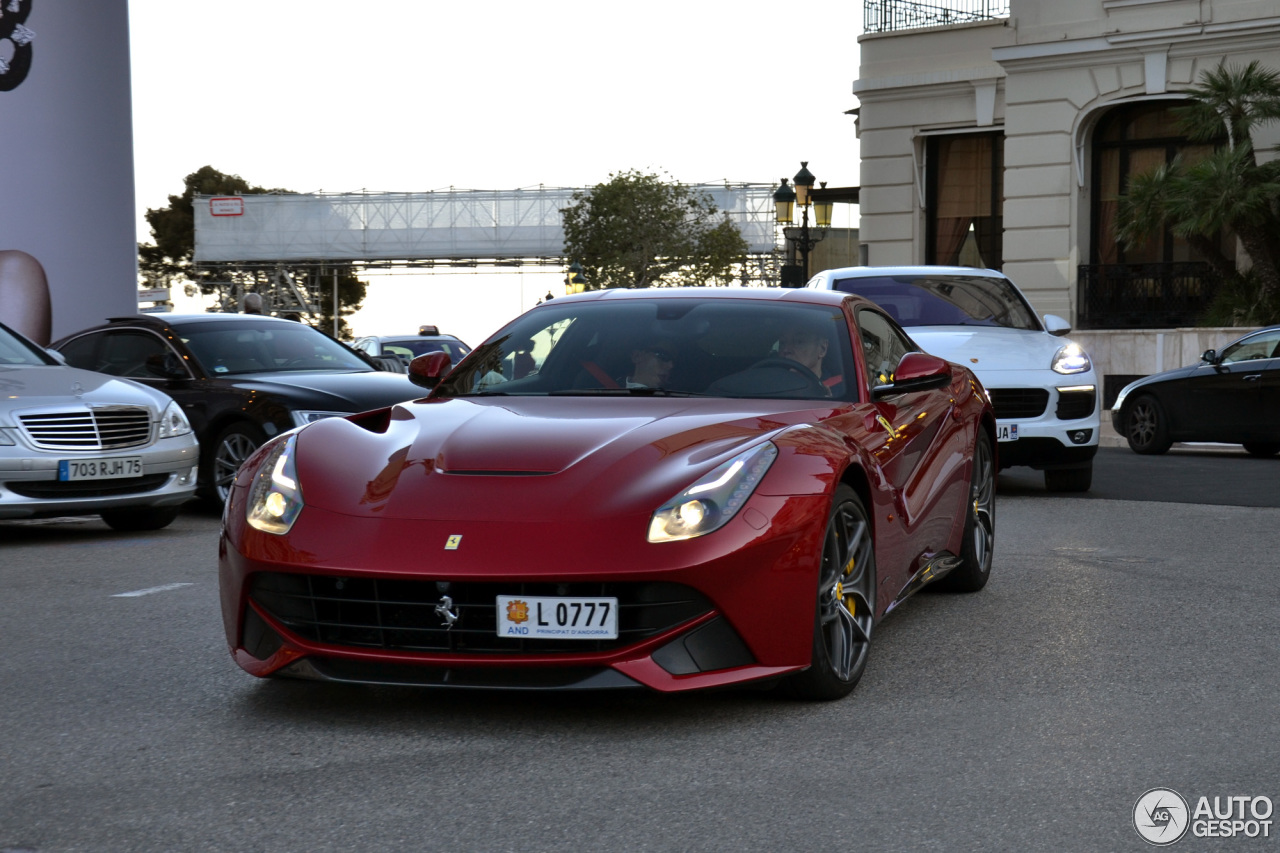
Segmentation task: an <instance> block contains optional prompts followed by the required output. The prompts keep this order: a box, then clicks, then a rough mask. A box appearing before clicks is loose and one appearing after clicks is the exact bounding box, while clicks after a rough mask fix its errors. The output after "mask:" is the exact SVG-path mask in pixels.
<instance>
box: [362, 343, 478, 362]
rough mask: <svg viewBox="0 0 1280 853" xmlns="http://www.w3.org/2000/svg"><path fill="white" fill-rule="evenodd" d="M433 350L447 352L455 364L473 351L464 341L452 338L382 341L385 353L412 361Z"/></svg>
mask: <svg viewBox="0 0 1280 853" xmlns="http://www.w3.org/2000/svg"><path fill="white" fill-rule="evenodd" d="M433 352H443V353H447V354H448V356H449V360H450V361H452V362H453V363H454V364H457V363H458V362H460V361H462V358H463V356H465V355H466V354H467V353H469V352H471V348H470V347H468V346H467V345H466V344H464V343H463V342H462V341H456V340H453V339H452V338H397V339H396V340H393V341H388V340H384V341H383V342H382V354H383V355H396V356H399V357H400V358H402V359H404V360H405V361H412V360H413V359H415V358H417V357H418V356H420V355H429V354H430V353H433Z"/></svg>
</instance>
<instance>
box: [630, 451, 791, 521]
mask: <svg viewBox="0 0 1280 853" xmlns="http://www.w3.org/2000/svg"><path fill="white" fill-rule="evenodd" d="M776 458H778V448H777V447H775V446H774V445H773V443H772V442H765V443H764V444H761V445H759V446H757V447H753V448H751V449H750V450H748V451H746V452H744V453H739V454H738V455H737V456H735V457H734V458H732V459H730V460H729V461H728V462H726V463H724V464H723V465H721V466H719V467H718V468H716V469H715V470H714V471H712V472H711V473H710V474H707V475H706V476H705V477H703V478H702V479H701V480H699V481H698V482H696V483H694V484H693V485H692V486H690V487H689V488H687V489H685V490H684V491H683V492H681V493H680V494H678V495H676V496H675V497H673V498H672V499H671V500H669V501H667V502H666V503H664V504H663V505H662V506H660V507H658V509H657V511H656V512H654V514H653V518H651V519H650V520H649V541H650V542H676V541H679V540H681V539H692V538H693V537H695V536H702V535H704V534H707V533H710V532H711V531H713V530H716V529H718V528H720V527H722V526H723V525H724V524H725V523H726V522H728V521H729V519H731V518H733V517H734V515H736V514H737V512H738V510H740V509H742V505H743V504H745V503H746V502H747V498H749V497H751V493H752V492H753V491H755V488H756V486H758V485H759V484H760V481H761V480H762V479H763V478H764V475H765V472H766V471H768V470H769V466H770V465H772V464H773V460H774V459H776Z"/></svg>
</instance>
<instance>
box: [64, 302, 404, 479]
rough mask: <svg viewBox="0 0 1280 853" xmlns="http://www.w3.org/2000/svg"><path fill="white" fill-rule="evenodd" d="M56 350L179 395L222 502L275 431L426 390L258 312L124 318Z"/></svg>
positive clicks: (203, 467)
mask: <svg viewBox="0 0 1280 853" xmlns="http://www.w3.org/2000/svg"><path fill="white" fill-rule="evenodd" d="M50 349H54V350H57V351H58V352H60V353H61V354H62V355H63V356H64V357H65V358H66V360H67V363H68V364H70V365H71V366H73V367H81V368H85V369H86V370H96V371H98V372H99V373H106V374H110V375H112V376H124V377H127V378H129V379H133V380H137V381H139V382H143V383H145V384H147V385H150V386H152V387H153V388H158V389H160V390H161V391H164V392H165V393H166V394H168V395H169V396H171V397H173V399H175V400H177V401H178V404H179V405H180V406H182V411H183V412H184V413H185V414H186V416H187V418H188V419H189V420H190V421H191V425H192V427H194V428H195V431H196V436H197V438H198V439H199V441H200V477H199V487H198V492H199V494H201V495H203V496H205V497H207V498H209V499H211V500H214V501H217V502H219V503H220V502H222V501H224V500H225V499H226V496H227V492H228V490H229V489H230V487H231V482H232V480H233V479H234V478H235V474H236V470H237V469H239V467H240V464H241V463H242V462H244V460H245V459H247V458H248V457H249V455H250V454H251V453H253V451H254V450H256V449H257V448H258V447H259V446H261V445H262V444H263V443H264V442H265V441H267V439H269V438H271V437H272V436H275V435H279V434H280V433H282V432H284V431H286V430H290V429H293V428H294V427H296V426H302V425H303V424H306V423H309V422H311V421H314V420H318V419H320V418H325V417H331V416H334V415H347V414H351V413H353V412H363V411H367V410H369V409H377V408H381V407H383V406H389V405H392V404H394V403H399V402H403V401H404V400H411V399H413V398H415V397H420V396H422V393H423V392H422V389H421V388H418V387H417V386H415V385H413V384H412V383H411V382H410V381H409V377H408V376H405V375H403V374H399V373H388V372H383V371H379V370H378V369H377V368H376V367H375V366H374V364H373V363H372V361H371V360H369V359H368V357H367V356H365V355H364V354H362V353H356V352H355V351H353V350H352V349H350V348H349V347H347V346H346V345H344V344H341V343H339V342H337V341H335V340H334V339H333V338H331V337H329V336H328V335H326V334H324V333H323V332H320V331H318V330H316V329H314V328H312V327H311V326H308V325H306V324H304V323H298V322H295V321H293V320H282V319H277V318H275V317H265V316H258V315H250V314H139V315H137V316H134V317H115V318H112V319H111V320H109V321H108V322H107V323H105V324H103V325H101V326H95V327H93V328H91V329H85V330H83V331H80V332H76V333H74V334H71V335H68V336H66V337H64V338H62V339H60V340H57V341H55V342H54V343H53V344H51V345H50Z"/></svg>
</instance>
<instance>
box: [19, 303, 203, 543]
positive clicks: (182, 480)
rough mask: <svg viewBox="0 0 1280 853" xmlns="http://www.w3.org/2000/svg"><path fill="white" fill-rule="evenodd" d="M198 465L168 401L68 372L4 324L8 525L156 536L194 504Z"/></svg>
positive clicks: (124, 384)
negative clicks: (69, 520)
mask: <svg viewBox="0 0 1280 853" xmlns="http://www.w3.org/2000/svg"><path fill="white" fill-rule="evenodd" d="M199 460H200V452H199V445H198V444H197V442H196V438H195V434H194V433H193V432H192V429H191V424H190V423H189V422H188V421H187V416H186V415H185V414H183V412H182V409H181V408H179V406H178V404H177V403H175V402H174V401H173V400H172V399H171V398H170V397H169V396H168V395H166V394H164V393H162V392H160V391H156V390H154V389H151V388H147V387H146V386H144V385H141V384H139V383H137V382H131V381H129V380H127V379H117V378H114V377H111V376H107V375H105V374H101V373H93V372H91V371H88V370H80V369H78V368H74V367H68V366H67V365H65V364H63V363H61V362H60V361H58V360H57V359H56V358H54V356H52V355H50V354H49V352H47V351H46V350H44V349H41V348H40V347H38V346H36V345H35V344H34V343H32V342H31V341H29V340H27V339H26V338H24V337H23V336H21V335H20V334H18V333H17V332H15V331H13V330H12V329H10V328H8V327H7V326H5V325H3V324H0V518H47V517H52V516H65V515H101V516H102V520H103V521H105V522H106V523H107V524H108V525H110V526H111V527H113V528H115V529H116V530H157V529H159V528H161V527H164V526H166V525H168V524H169V523H170V522H172V521H173V520H174V519H175V518H176V517H177V515H178V512H179V510H180V508H181V507H182V504H184V503H186V502H187V501H188V500H189V499H190V498H191V497H192V496H193V495H194V493H195V488H196V473H197V466H198V465H199Z"/></svg>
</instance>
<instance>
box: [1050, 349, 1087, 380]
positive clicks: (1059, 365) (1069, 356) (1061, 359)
mask: <svg viewBox="0 0 1280 853" xmlns="http://www.w3.org/2000/svg"><path fill="white" fill-rule="evenodd" d="M1092 366H1093V365H1092V364H1091V363H1090V362H1089V356H1088V355H1087V354H1086V353H1085V351H1084V350H1083V349H1081V348H1080V345H1079V344H1067V345H1066V346H1064V347H1062V348H1061V349H1059V350H1058V351H1057V352H1056V353H1054V354H1053V365H1052V367H1053V370H1054V372H1055V373H1084V372H1085V371H1086V370H1088V369H1089V368H1090V367H1092Z"/></svg>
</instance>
